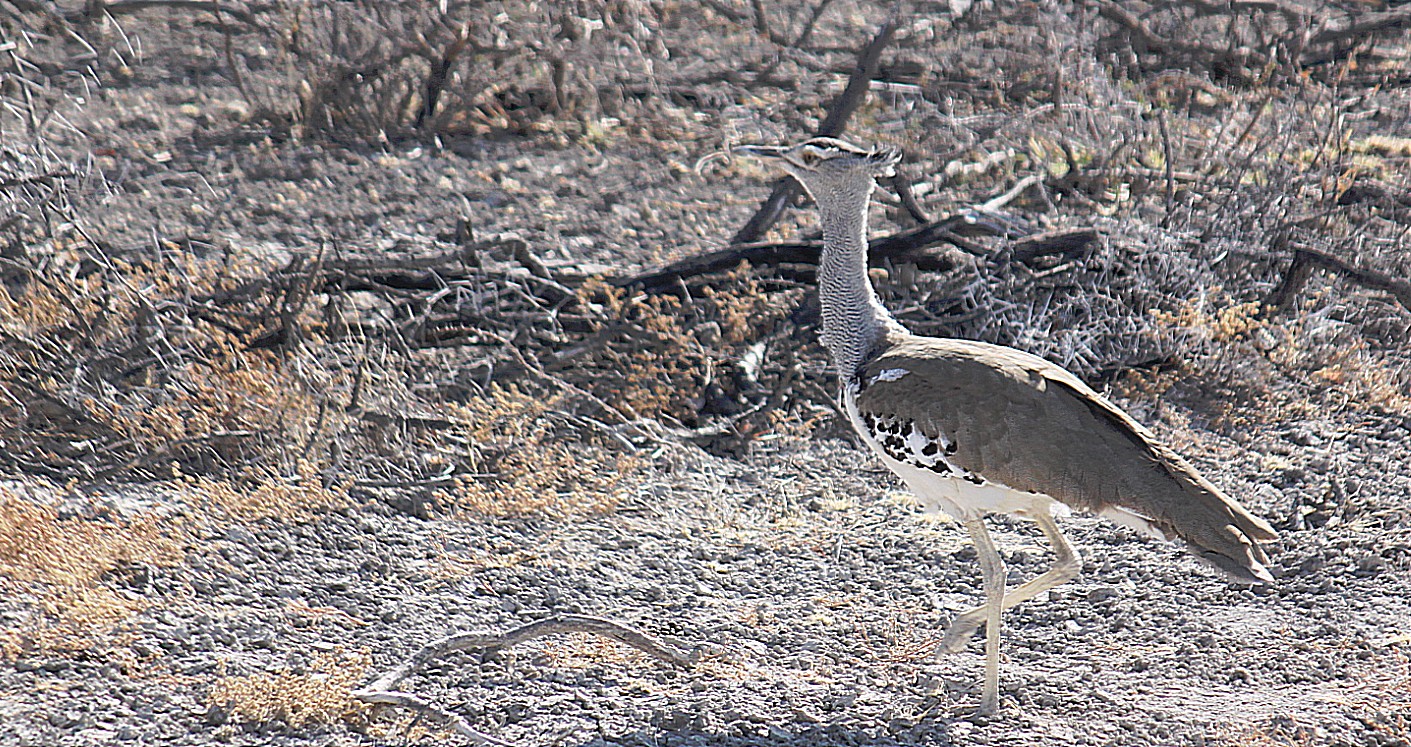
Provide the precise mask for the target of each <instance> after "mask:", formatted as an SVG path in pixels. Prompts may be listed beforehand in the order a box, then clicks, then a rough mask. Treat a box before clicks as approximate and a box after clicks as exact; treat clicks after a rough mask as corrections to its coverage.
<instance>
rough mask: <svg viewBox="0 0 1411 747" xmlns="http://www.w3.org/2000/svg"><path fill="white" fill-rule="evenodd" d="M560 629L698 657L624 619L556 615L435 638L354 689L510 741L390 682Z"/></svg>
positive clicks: (654, 652) (668, 657) (684, 660)
mask: <svg viewBox="0 0 1411 747" xmlns="http://www.w3.org/2000/svg"><path fill="white" fill-rule="evenodd" d="M556 633H591V634H593V635H597V636H602V637H604V638H611V639H613V640H615V641H618V642H620V643H625V644H627V645H628V646H631V647H633V648H635V649H637V650H639V651H641V652H643V653H645V654H647V655H649V656H651V657H653V658H656V659H660V660H661V661H664V662H666V663H668V664H671V665H672V666H677V667H690V666H691V665H693V664H694V663H695V662H696V660H697V659H698V658H699V650H698V649H697V650H692V651H683V650H681V649H679V648H677V647H675V646H672V645H671V644H668V643H663V642H661V641H658V640H656V639H655V638H652V637H651V636H648V635H647V634H646V633H643V632H641V631H639V630H637V629H636V628H633V627H630V626H628V625H625V624H623V623H619V622H615V621H612V620H607V619H604V618H601V617H590V616H587V615H558V616H555V617H550V618H547V619H544V620H538V621H536V622H532V623H529V624H528V625H524V626H521V627H518V628H515V629H514V630H511V631H509V632H507V633H460V634H457V635H453V636H447V637H446V638H442V639H441V640H438V641H433V642H432V643H429V644H427V645H426V646H423V647H422V649H421V650H420V651H418V652H416V654H414V655H413V656H412V657H411V658H410V659H408V660H407V661H405V662H403V663H402V664H401V665H399V666H397V667H395V668H393V669H391V670H389V671H388V672H386V673H385V674H383V675H382V676H380V677H378V678H377V679H375V680H373V681H372V682H370V683H368V686H367V687H365V688H363V689H361V690H358V691H357V692H355V693H353V695H354V696H355V697H357V698H358V699H359V700H361V701H363V702H364V703H370V704H373V705H393V706H399V707H402V708H407V709H410V710H413V711H416V712H418V713H421V714H426V715H431V716H433V717H435V718H438V719H441V720H442V721H444V722H445V723H447V724H448V725H449V726H450V727H451V728H452V729H453V730H454V731H455V732H456V733H457V734H460V735H462V736H465V737H468V738H469V739H471V740H473V741H474V742H476V743H477V744H484V745H497V746H498V745H507V744H508V743H506V742H503V741H501V740H498V739H495V738H494V737H491V736H489V735H487V734H482V733H480V732H478V731H476V730H475V729H473V728H471V726H470V724H468V723H466V720H465V719H463V718H461V717H460V716H457V715H456V714H454V713H452V712H450V711H448V710H445V709H442V708H438V707H436V706H434V705H432V704H430V703H428V702H426V701H425V700H423V699H422V698H420V697H418V696H416V695H412V694H411V693H404V692H397V691H395V690H393V689H392V688H395V687H396V686H397V684H398V683H400V682H401V681H402V680H404V679H406V678H407V677H409V676H411V675H412V674H413V673H414V672H416V671H417V670H418V669H420V668H421V667H423V666H425V665H426V664H427V663H428V662H430V661H431V660H433V659H438V658H440V657H442V656H445V655H447V654H452V653H455V652H458V651H466V650H469V649H481V650H483V651H485V652H486V653H493V652H495V651H499V650H501V649H506V648H510V647H511V646H517V645H519V644H521V643H525V642H527V641H532V640H534V639H535V638H542V637H544V636H546V635H554V634H556Z"/></svg>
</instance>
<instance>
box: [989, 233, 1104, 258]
mask: <svg viewBox="0 0 1411 747" xmlns="http://www.w3.org/2000/svg"><path fill="white" fill-rule="evenodd" d="M1097 237H1098V233H1097V230H1095V229H1092V228H1077V229H1073V230H1069V231H1048V232H1045V233H1041V234H1035V235H1033V236H1026V237H1024V238H1022V239H1019V240H1018V241H1016V242H1014V245H1013V246H1012V248H1011V249H1010V251H1009V261H1011V262H1023V263H1024V264H1026V265H1027V264H1032V263H1033V262H1034V260H1036V259H1038V258H1039V257H1050V256H1054V255H1061V256H1064V257H1067V258H1069V259H1077V258H1078V256H1079V255H1081V254H1082V253H1083V252H1084V251H1086V250H1087V248H1088V245H1089V244H1091V243H1093V242H1094V241H1097Z"/></svg>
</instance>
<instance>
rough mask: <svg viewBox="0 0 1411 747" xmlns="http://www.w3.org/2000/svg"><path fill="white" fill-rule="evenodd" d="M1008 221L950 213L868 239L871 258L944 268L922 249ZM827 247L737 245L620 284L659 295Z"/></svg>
mask: <svg viewBox="0 0 1411 747" xmlns="http://www.w3.org/2000/svg"><path fill="white" fill-rule="evenodd" d="M1002 222H1003V219H997V217H996V216H988V215H986V214H984V213H980V212H978V211H973V210H972V211H966V212H964V213H957V214H955V215H950V216H947V217H945V218H942V219H940V220H936V221H932V222H930V223H927V224H925V225H923V226H917V227H916V228H912V229H909V230H906V231H902V232H900V233H895V234H892V235H891V236H883V237H881V238H876V239H872V240H871V241H870V242H869V243H868V249H867V257H868V261H869V262H870V263H871V264H874V265H878V264H881V263H882V262H883V261H884V260H896V259H902V258H905V259H907V260H915V261H916V264H917V265H918V266H919V267H920V268H921V269H923V270H925V269H943V268H941V267H940V266H939V265H938V263H937V262H936V260H935V259H934V258H930V257H926V256H919V255H917V253H918V252H921V251H922V250H924V249H928V248H930V247H933V246H936V245H937V244H942V243H952V244H956V245H957V246H962V248H965V249H967V250H969V248H970V247H969V242H964V241H963V239H962V237H964V236H1000V235H1003V234H1005V233H1007V232H1009V229H1008V227H1007V226H1004V225H1002ZM822 250H823V242H822V241H802V242H783V243H753V244H736V245H733V246H729V247H726V248H724V249H721V250H719V251H715V252H709V253H706V254H701V255H698V256H695V257H690V258H688V259H683V260H681V261H679V262H675V263H673V264H670V265H667V266H666V267H664V268H662V269H660V270H657V271H655V272H649V273H647V274H645V275H637V276H635V277H630V278H624V279H621V280H618V281H615V284H616V285H617V286H619V287H632V288H641V289H642V290H645V291H647V292H648V293H658V292H662V291H669V290H674V289H676V288H678V287H680V281H681V280H683V279H686V278H692V277H697V276H699V275H709V274H713V273H717V272H725V271H727V270H732V269H734V268H736V267H738V266H739V265H740V263H741V262H749V263H750V264H751V265H752V266H754V267H774V266H777V265H783V264H804V265H816V264H818V255H819V253H820V252H821V251H822Z"/></svg>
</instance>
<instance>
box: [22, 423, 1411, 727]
mask: <svg viewBox="0 0 1411 747" xmlns="http://www.w3.org/2000/svg"><path fill="white" fill-rule="evenodd" d="M1407 427H1408V423H1405V422H1396V421H1393V420H1381V421H1377V420H1373V419H1367V420H1364V421H1362V422H1359V423H1348V424H1345V428H1346V430H1342V431H1339V432H1337V433H1336V434H1330V437H1329V438H1328V439H1327V441H1325V442H1323V443H1324V444H1325V445H1326V451H1327V452H1328V453H1335V454H1336V457H1335V458H1334V459H1331V460H1329V459H1326V458H1325V459H1323V460H1321V461H1317V460H1316V459H1314V458H1308V457H1306V454H1307V452H1308V449H1306V448H1303V447H1300V448H1297V449H1288V448H1287V444H1288V440H1287V436H1284V437H1280V436H1269V437H1267V438H1261V439H1258V440H1256V441H1255V442H1253V443H1250V444H1245V445H1241V446H1235V445H1233V444H1216V447H1215V448H1216V450H1217V451H1219V452H1229V453H1230V454H1231V455H1232V458H1231V459H1230V461H1228V462H1224V465H1225V469H1223V470H1221V471H1220V477H1221V478H1223V479H1222V481H1223V482H1226V483H1228V484H1230V485H1231V486H1232V487H1233V488H1234V490H1235V492H1236V493H1237V494H1239V495H1241V496H1244V497H1245V498H1246V499H1247V501H1248V503H1249V504H1251V505H1252V507H1253V508H1254V510H1256V511H1257V512H1259V513H1261V514H1263V515H1265V516H1269V517H1271V518H1272V519H1273V520H1274V522H1275V524H1276V525H1277V526H1278V528H1279V529H1280V531H1281V532H1282V533H1283V537H1282V539H1281V540H1280V541H1279V543H1278V545H1277V546H1276V547H1275V548H1273V552H1272V553H1271V555H1272V557H1273V562H1274V565H1273V568H1272V571H1273V573H1274V575H1275V577H1276V578H1277V580H1278V583H1276V584H1274V585H1272V586H1270V587H1267V588H1260V589H1253V590H1251V589H1247V588H1240V587H1236V586H1231V585H1229V584H1227V583H1225V582H1224V581H1222V580H1221V579H1220V578H1218V577H1217V576H1216V575H1215V574H1214V573H1212V572H1211V571H1209V570H1208V569H1206V568H1205V567H1204V566H1202V565H1200V564H1198V563H1197V562H1195V561H1194V560H1192V559H1190V558H1189V557H1187V556H1185V555H1184V554H1182V553H1181V552H1180V551H1179V550H1178V549H1177V548H1175V547H1173V546H1170V545H1167V544H1163V543H1158V542H1153V541H1150V540H1146V539H1142V538H1139V537H1137V536H1135V535H1134V534H1132V533H1130V532H1128V531H1126V530H1122V529H1118V528H1115V527H1113V526H1111V525H1109V524H1106V523H1104V522H1102V521H1099V520H1095V519H1088V518H1074V519H1072V520H1070V521H1068V522H1066V527H1067V528H1068V530H1069V531H1070V532H1071V534H1072V535H1073V537H1074V539H1075V542H1076V544H1077V546H1078V547H1079V549H1080V551H1081V552H1082V553H1083V554H1084V558H1085V562H1084V568H1083V574H1082V576H1081V577H1080V578H1079V579H1078V580H1077V581H1075V582H1073V583H1070V584H1068V585H1066V586H1063V587H1061V588H1060V589H1058V590H1056V591H1055V592H1052V593H1050V595H1049V599H1048V600H1047V601H1035V602H1032V603H1029V604H1026V605H1023V606H1021V607H1020V608H1018V609H1016V610H1015V611H1013V612H1011V613H1009V614H1007V615H1006V621H1005V622H1006V628H1005V638H1004V644H1003V651H1004V655H1005V661H1004V663H1003V665H1002V669H1001V686H1002V689H1003V699H1004V706H1005V710H1004V715H1003V717H1002V718H999V719H996V720H994V721H993V722H988V723H986V722H976V721H974V720H972V719H969V718H967V717H965V716H964V715H963V714H964V713H966V712H967V710H968V709H969V708H971V707H973V704H974V702H975V698H976V697H977V688H978V676H979V670H980V667H981V662H980V655H981V653H980V649H981V640H980V639H978V638H977V640H976V641H975V642H974V644H973V645H972V646H971V648H970V650H968V651H966V652H963V653H961V654H958V655H955V656H945V655H936V654H934V653H933V652H932V651H931V649H930V648H929V647H928V644H930V643H934V642H935V640H936V639H937V638H938V636H939V635H940V633H941V632H942V631H943V630H944V626H945V624H946V621H947V620H948V618H949V617H950V616H951V615H953V614H954V613H955V612H957V611H959V610H961V609H963V608H965V607H967V606H969V605H971V604H973V603H975V601H976V599H977V597H978V594H979V589H978V572H977V569H976V567H975V563H974V554H973V551H972V550H971V549H970V548H969V546H968V544H967V543H966V542H965V541H964V539H963V532H962V531H961V530H960V529H959V527H957V526H955V525H953V524H950V523H948V522H942V521H936V520H933V519H929V518H926V517H923V516H921V515H919V514H918V513H917V512H916V511H915V510H914V509H913V507H912V506H911V504H910V503H909V502H908V501H907V500H906V499H905V497H904V496H903V495H902V494H900V493H895V492H892V491H893V490H894V489H895V488H896V487H897V485H896V484H895V483H894V482H893V481H892V480H891V478H890V477H889V476H888V475H887V474H885V473H884V472H883V471H882V470H881V469H879V468H878V467H877V465H875V464H873V463H871V462H870V461H869V460H868V459H867V458H865V456H864V454H863V453H862V452H861V451H860V450H859V449H858V448H856V447H855V446H854V445H853V444H851V443H849V442H847V441H843V440H827V441H818V442H812V443H806V442H805V443H797V444H789V445H787V446H782V447H781V448H780V449H779V450H778V451H777V452H776V453H769V454H760V455H758V456H756V457H753V458H750V459H748V460H744V461H725V460H717V459H714V458H711V457H707V456H704V455H702V454H700V453H698V452H696V451H695V450H694V449H693V448H692V447H676V448H674V449H672V450H670V451H668V453H666V454H664V455H662V456H661V457H660V464H659V465H658V466H657V472H658V478H657V479H653V480H651V481H650V484H647V485H643V486H642V487H641V488H640V489H639V491H638V492H637V494H636V496H635V497H634V499H633V500H631V501H630V502H629V503H628V504H626V505H625V506H623V507H622V508H621V510H619V511H617V512H616V513H614V514H612V515H610V516H606V517H602V518H597V519H590V520H576V521H567V522H550V521H522V520H515V521H509V520H504V521H484V520H475V521H468V520H454V519H452V520H435V521H427V520H422V519H417V518H413V517H410V516H407V515H406V514H405V513H402V512H399V511H398V510H396V509H395V508H394V507H393V505H394V504H395V503H396V502H395V501H392V502H388V501H382V500H372V501H368V502H366V503H363V504H361V505H358V506H355V507H352V508H350V509H348V510H346V511H340V512H336V513H332V514H329V515H326V516H320V517H319V518H318V519H317V520H314V521H310V522H308V523H304V524H297V525H288V524H283V523H269V524H267V525H261V526H253V527H243V526H232V527H230V528H229V529H227V530H226V531H225V532H224V533H223V534H219V535H215V536H211V537H209V538H207V541H203V542H201V543H199V544H198V545H197V546H195V547H193V548H192V549H191V551H190V553H189V555H188V556H187V558H186V560H185V562H184V563H183V564H181V565H180V566H177V567H173V568H164V569H152V571H151V573H150V575H148V576H146V577H144V578H142V579H141V581H140V583H141V585H142V586H143V588H142V589H141V590H142V591H143V592H144V593H148V594H156V595H159V596H161V597H162V598H165V599H168V600H170V601H169V603H166V604H163V605H161V607H160V608H159V609H154V610H153V611H151V612H150V613H147V614H143V615H142V616H141V618H140V622H139V623H138V624H137V631H138V634H137V639H136V641H135V642H134V643H133V644H132V650H133V651H134V653H136V654H137V655H138V656H139V657H141V658H142V659H143V661H144V662H146V666H148V667H150V668H151V669H150V671H149V672H145V673H144V672H129V673H123V672H122V671H120V670H119V668H118V667H116V666H114V665H112V664H104V663H101V662H92V663H90V662H83V661H73V660H69V659H64V658H56V659H53V660H46V659H42V658H41V659H22V660H20V661H18V662H15V663H14V664H13V665H10V666H7V667H6V668H4V669H3V670H0V693H3V696H0V698H2V699H0V713H3V714H4V717H3V721H0V738H3V740H4V741H5V743H7V744H16V745H50V744H108V743H117V742H128V743H135V744H171V745H178V744H209V743H217V742H218V743H230V744H252V745H253V744H278V745H302V744H370V743H380V742H381V741H383V740H390V741H392V742H398V741H400V740H401V739H403V738H404V737H403V735H402V733H400V732H398V731H397V729H396V728H394V727H393V726H392V725H395V724H396V723H397V722H396V721H395V719H392V718H391V717H383V718H381V719H379V720H376V721H374V722H372V723H371V724H367V723H364V724H361V725H349V724H338V725H334V726H304V727H303V728H300V729H293V728H290V727H288V726H286V725H283V724H281V723H279V722H272V723H262V724H249V723H241V722H239V720H238V719H236V720H232V719H230V714H229V712H228V711H227V710H226V709H224V708H221V707H219V706H217V705H213V704H211V703H210V702H209V700H208V694H209V692H210V691H211V688H212V686H213V683H214V682H215V681H216V680H217V679H218V678H222V677H236V676H241V675H248V674H251V673H259V672H279V671H287V672H294V673H298V672H305V671H309V669H310V668H311V667H313V666H314V665H313V660H314V659H315V658H316V657H317V656H318V655H319V654H320V653H328V652H367V653H369V654H371V659H372V668H371V670H369V671H368V674H369V675H370V674H372V673H373V672H378V671H382V670H384V669H387V668H390V667H392V666H395V665H396V664H397V663H399V662H400V661H402V660H403V659H404V658H405V657H407V656H409V655H410V654H411V653H413V652H414V651H415V650H417V649H418V648H419V647H420V646H422V645H423V644H425V643H427V642H429V641H431V640H434V639H436V638H439V637H441V636H444V635H448V634H451V633H455V632H465V631H503V630H507V629H510V628H513V627H515V626H518V625H520V624H523V623H526V622H529V621H532V620H536V619H540V618H543V617H545V616H549V615H554V614H563V613H580V614H591V615H599V616H605V617H609V618H613V619H616V620H619V621H622V622H626V623H629V624H632V625H635V626H638V627H640V628H641V629H642V630H644V631H646V632H649V633H651V634H655V635H660V636H663V637H666V638H667V639H669V640H676V641H679V642H681V643H683V644H686V645H697V644H710V645H709V647H708V649H707V651H708V654H707V656H706V658H705V660H704V661H703V662H702V663H700V664H699V665H697V666H696V667H695V668H694V669H692V670H690V671H679V670H676V669H672V668H670V667H669V666H667V665H665V664H662V663H659V662H656V661H655V660H652V659H649V658H647V657H645V656H644V655H641V654H639V653H637V652H635V651H633V650H631V649H627V648H625V647H621V646H618V645H616V644H605V643H602V642H600V641H597V640H590V639H588V638H586V637H582V636H568V637H559V638H547V639H541V640H540V641H536V642H533V643H529V644H525V645H523V646H521V647H517V648H513V649H510V650H509V651H507V652H505V653H502V654H500V655H498V656H494V657H488V658H482V657H480V656H478V655H475V654H457V655H452V656H450V657H448V658H447V659H444V660H441V661H438V662H436V663H434V664H433V665H432V666H430V667H428V668H427V669H426V670H425V671H423V672H422V673H420V674H419V675H417V676H415V677H413V678H412V679H411V680H409V681H408V682H407V683H404V686H405V688H407V689H410V690H411V691H413V692H416V693H418V694H421V695H423V696H424V697H427V698H429V699H431V700H432V701H433V702H435V703H437V704H439V705H441V706H443V707H447V708H449V709H451V710H452V711H454V712H456V713H458V714H460V715H462V716H463V717H465V718H466V719H467V720H468V722H469V723H470V724H471V725H472V726H473V727H474V728H477V729H479V730H481V731H483V732H486V733H489V734H492V735H495V736H498V737H500V738H503V739H506V740H509V741H512V742H515V743H520V744H549V743H561V744H608V743H625V744H643V745H656V744H661V743H680V744H892V743H900V744H1069V743H1071V744H1108V745H1110V744H1120V745H1138V744H1266V743H1273V744H1339V745H1341V744H1347V745H1393V744H1405V743H1406V742H1405V740H1406V732H1405V731H1404V718H1405V717H1406V714H1407V709H1408V708H1411V682H1408V679H1407V678H1408V672H1407V669H1406V666H1407V665H1406V659H1405V656H1404V653H1402V649H1401V646H1402V645H1404V643H1402V644H1398V643H1396V642H1397V641H1404V638H1405V634H1406V632H1407V621H1408V620H1411V602H1408V600H1411V574H1408V572H1407V568H1406V565H1407V557H1408V554H1411V533H1408V528H1407V526H1406V520H1405V517H1406V514H1407V511H1408V506H1407V496H1408V495H1411V490H1408V488H1411V475H1408V474H1407V473H1406V471H1405V469H1404V466H1403V463H1402V462H1400V460H1397V461H1395V462H1391V461H1387V460H1384V459H1383V460H1380V461H1379V460H1378V459H1377V458H1376V457H1375V455H1377V454H1392V453H1396V451H1397V449H1398V448H1399V445H1400V444H1401V443H1403V442H1404V441H1405V439H1406V438H1407V437H1408V433H1407ZM1299 435H1301V436H1302V437H1303V438H1301V439H1300V440H1306V436H1307V435H1308V433H1307V432H1306V431H1303V430H1300V431H1298V432H1297V435H1295V437H1296V438H1297V437H1298V436H1299ZM1281 450H1283V451H1291V452H1292V454H1293V456H1292V458H1291V461H1293V462H1294V466H1293V467H1290V468H1288V469H1286V470H1285V474H1284V475H1283V476H1282V477H1280V478H1277V479H1278V480H1279V481H1280V482H1279V483H1278V484H1277V485H1275V484H1271V483H1270V482H1268V481H1267V480H1268V479H1269V478H1268V476H1267V474H1266V471H1265V470H1262V469H1260V467H1259V466H1258V462H1259V457H1258V455H1259V454H1261V453H1277V452H1279V451H1281ZM1304 460H1306V463H1304ZM1334 463H1335V465H1336V466H1334ZM1398 468H1400V469H1401V470H1402V471H1400V472H1399V473H1397V472H1396V471H1395V470H1396V469H1398ZM1336 486H1341V487H1340V488H1338V487H1336ZM1334 490H1340V491H1341V492H1340V493H1339V499H1338V500H1337V501H1336V502H1335V504H1332V505H1331V506H1330V505H1329V504H1327V503H1325V502H1324V498H1325V496H1326V494H1327V493H1328V492H1329V491H1334ZM144 500H145V501H147V502H149V503H150V502H151V501H152V500H153V499H152V498H151V497H150V496H148V497H145V498H144ZM181 500H182V496H180V495H166V496H161V497H160V498H159V499H158V501H159V502H160V503H172V504H176V503H180V502H181ZM1308 509H1312V511H1309V510H1308ZM1329 509H1330V510H1329ZM1320 511H1323V512H1327V515H1326V516H1320V515H1319V512H1320ZM1301 515H1307V516H1313V517H1318V518H1317V520H1318V521H1319V522H1320V523H1322V525H1321V526H1316V527H1314V526H1308V525H1307V524H1306V523H1304V524H1303V526H1302V528H1299V526H1298V525H1297V524H1296V523H1295V520H1294V517H1297V516H1301ZM995 524H996V526H997V527H998V532H997V541H998V542H999V543H1000V545H1001V547H1002V548H1003V549H1004V551H1005V554H1006V559H1007V561H1008V562H1009V564H1010V568H1011V574H1012V576H1011V583H1013V582H1017V581H1019V580H1021V579H1023V578H1028V577H1032V576H1033V575H1035V574H1037V573H1039V572H1041V571H1042V570H1043V568H1044V566H1045V563H1046V558H1047V556H1046V551H1045V550H1042V549H1038V548H1037V546H1036V542H1037V541H1038V540H1039V539H1040V538H1038V537H1036V532H1035V531H1033V529H1032V527H1030V526H1029V525H1027V524H1024V523H1021V522H1009V521H1005V520H997V521H996V522H995ZM957 714H961V715H957ZM1260 739H1264V740H1272V741H1260Z"/></svg>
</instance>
